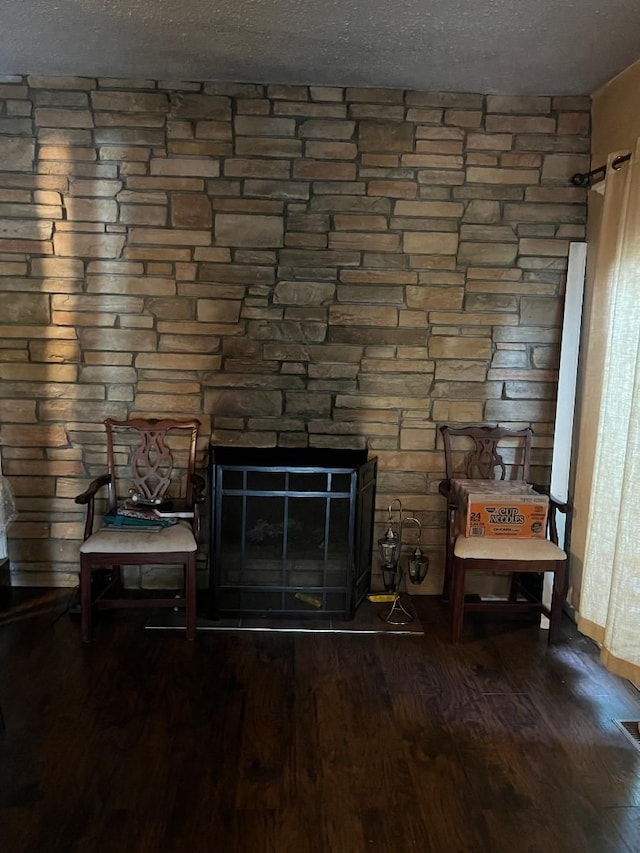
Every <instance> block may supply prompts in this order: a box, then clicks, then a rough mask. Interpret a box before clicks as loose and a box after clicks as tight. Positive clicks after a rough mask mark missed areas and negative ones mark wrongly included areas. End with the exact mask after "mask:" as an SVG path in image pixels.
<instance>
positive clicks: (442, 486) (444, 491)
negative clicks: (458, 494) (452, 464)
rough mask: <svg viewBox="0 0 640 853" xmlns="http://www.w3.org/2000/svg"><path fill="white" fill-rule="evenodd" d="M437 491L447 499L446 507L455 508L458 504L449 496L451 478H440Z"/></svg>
mask: <svg viewBox="0 0 640 853" xmlns="http://www.w3.org/2000/svg"><path fill="white" fill-rule="evenodd" d="M438 492H439V493H440V494H441V495H442V497H443V498H446V499H447V504H448V509H457V508H458V504H457V502H456V501H454V500H453V498H452V497H451V480H440V483H439V484H438Z"/></svg>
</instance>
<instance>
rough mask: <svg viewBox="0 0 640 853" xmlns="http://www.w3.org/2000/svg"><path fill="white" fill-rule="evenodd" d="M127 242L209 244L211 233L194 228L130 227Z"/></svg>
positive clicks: (171, 244) (183, 244) (134, 243)
mask: <svg viewBox="0 0 640 853" xmlns="http://www.w3.org/2000/svg"><path fill="white" fill-rule="evenodd" d="M129 242H130V244H131V245H136V244H140V245H154V246H155V245H158V246H167V245H170V246H209V245H210V244H211V233H210V232H209V231H202V230H196V229H194V230H187V229H178V228H131V229H130V232H129Z"/></svg>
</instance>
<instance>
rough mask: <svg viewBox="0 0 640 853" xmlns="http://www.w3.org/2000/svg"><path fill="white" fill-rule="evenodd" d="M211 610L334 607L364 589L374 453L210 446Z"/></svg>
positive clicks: (351, 609)
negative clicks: (370, 454)
mask: <svg viewBox="0 0 640 853" xmlns="http://www.w3.org/2000/svg"><path fill="white" fill-rule="evenodd" d="M210 450H211V453H210V460H211V462H210V479H211V495H212V500H211V512H212V518H211V525H210V529H211V548H210V554H211V580H210V586H211V590H212V594H213V613H214V615H215V616H225V617H226V616H239V617H241V616H245V617H248V616H265V617H273V616H278V615H281V616H301V617H315V618H317V617H318V616H340V617H341V618H344V619H351V618H353V615H354V613H355V610H356V608H357V607H358V605H359V604H360V602H361V601H362V600H363V598H364V597H365V596H366V594H367V592H368V591H369V587H370V579H371V554H372V539H373V515H374V508H375V489H376V471H377V459H376V458H375V457H374V458H372V459H367V452H366V451H360V450H320V449H297V448H296V449H293V448H269V449H256V448H239V447H233V448H229V447H217V446H211V449H210Z"/></svg>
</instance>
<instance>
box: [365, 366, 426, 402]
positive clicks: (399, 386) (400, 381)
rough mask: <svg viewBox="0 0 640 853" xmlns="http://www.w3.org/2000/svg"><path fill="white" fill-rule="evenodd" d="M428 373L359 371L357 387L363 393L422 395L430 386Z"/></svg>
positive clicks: (424, 394)
mask: <svg viewBox="0 0 640 853" xmlns="http://www.w3.org/2000/svg"><path fill="white" fill-rule="evenodd" d="M432 378H433V377H432V375H431V374H430V373H427V374H425V373H415V374H414V373H399V374H392V373H378V374H372V373H362V372H361V373H360V374H359V376H358V387H359V389H360V391H361V392H362V393H363V394H377V395H382V394H391V395H396V396H401V395H404V396H416V397H421V398H422V397H424V396H426V395H427V394H428V393H429V389H430V388H431V381H432Z"/></svg>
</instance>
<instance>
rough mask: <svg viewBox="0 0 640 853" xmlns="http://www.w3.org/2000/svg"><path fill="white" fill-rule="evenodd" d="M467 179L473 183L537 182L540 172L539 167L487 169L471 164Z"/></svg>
mask: <svg viewBox="0 0 640 853" xmlns="http://www.w3.org/2000/svg"><path fill="white" fill-rule="evenodd" d="M467 180H468V181H469V183H472V184H537V183H539V182H540V172H539V171H538V170H537V169H486V168H483V167H482V166H469V167H468V168H467Z"/></svg>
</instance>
